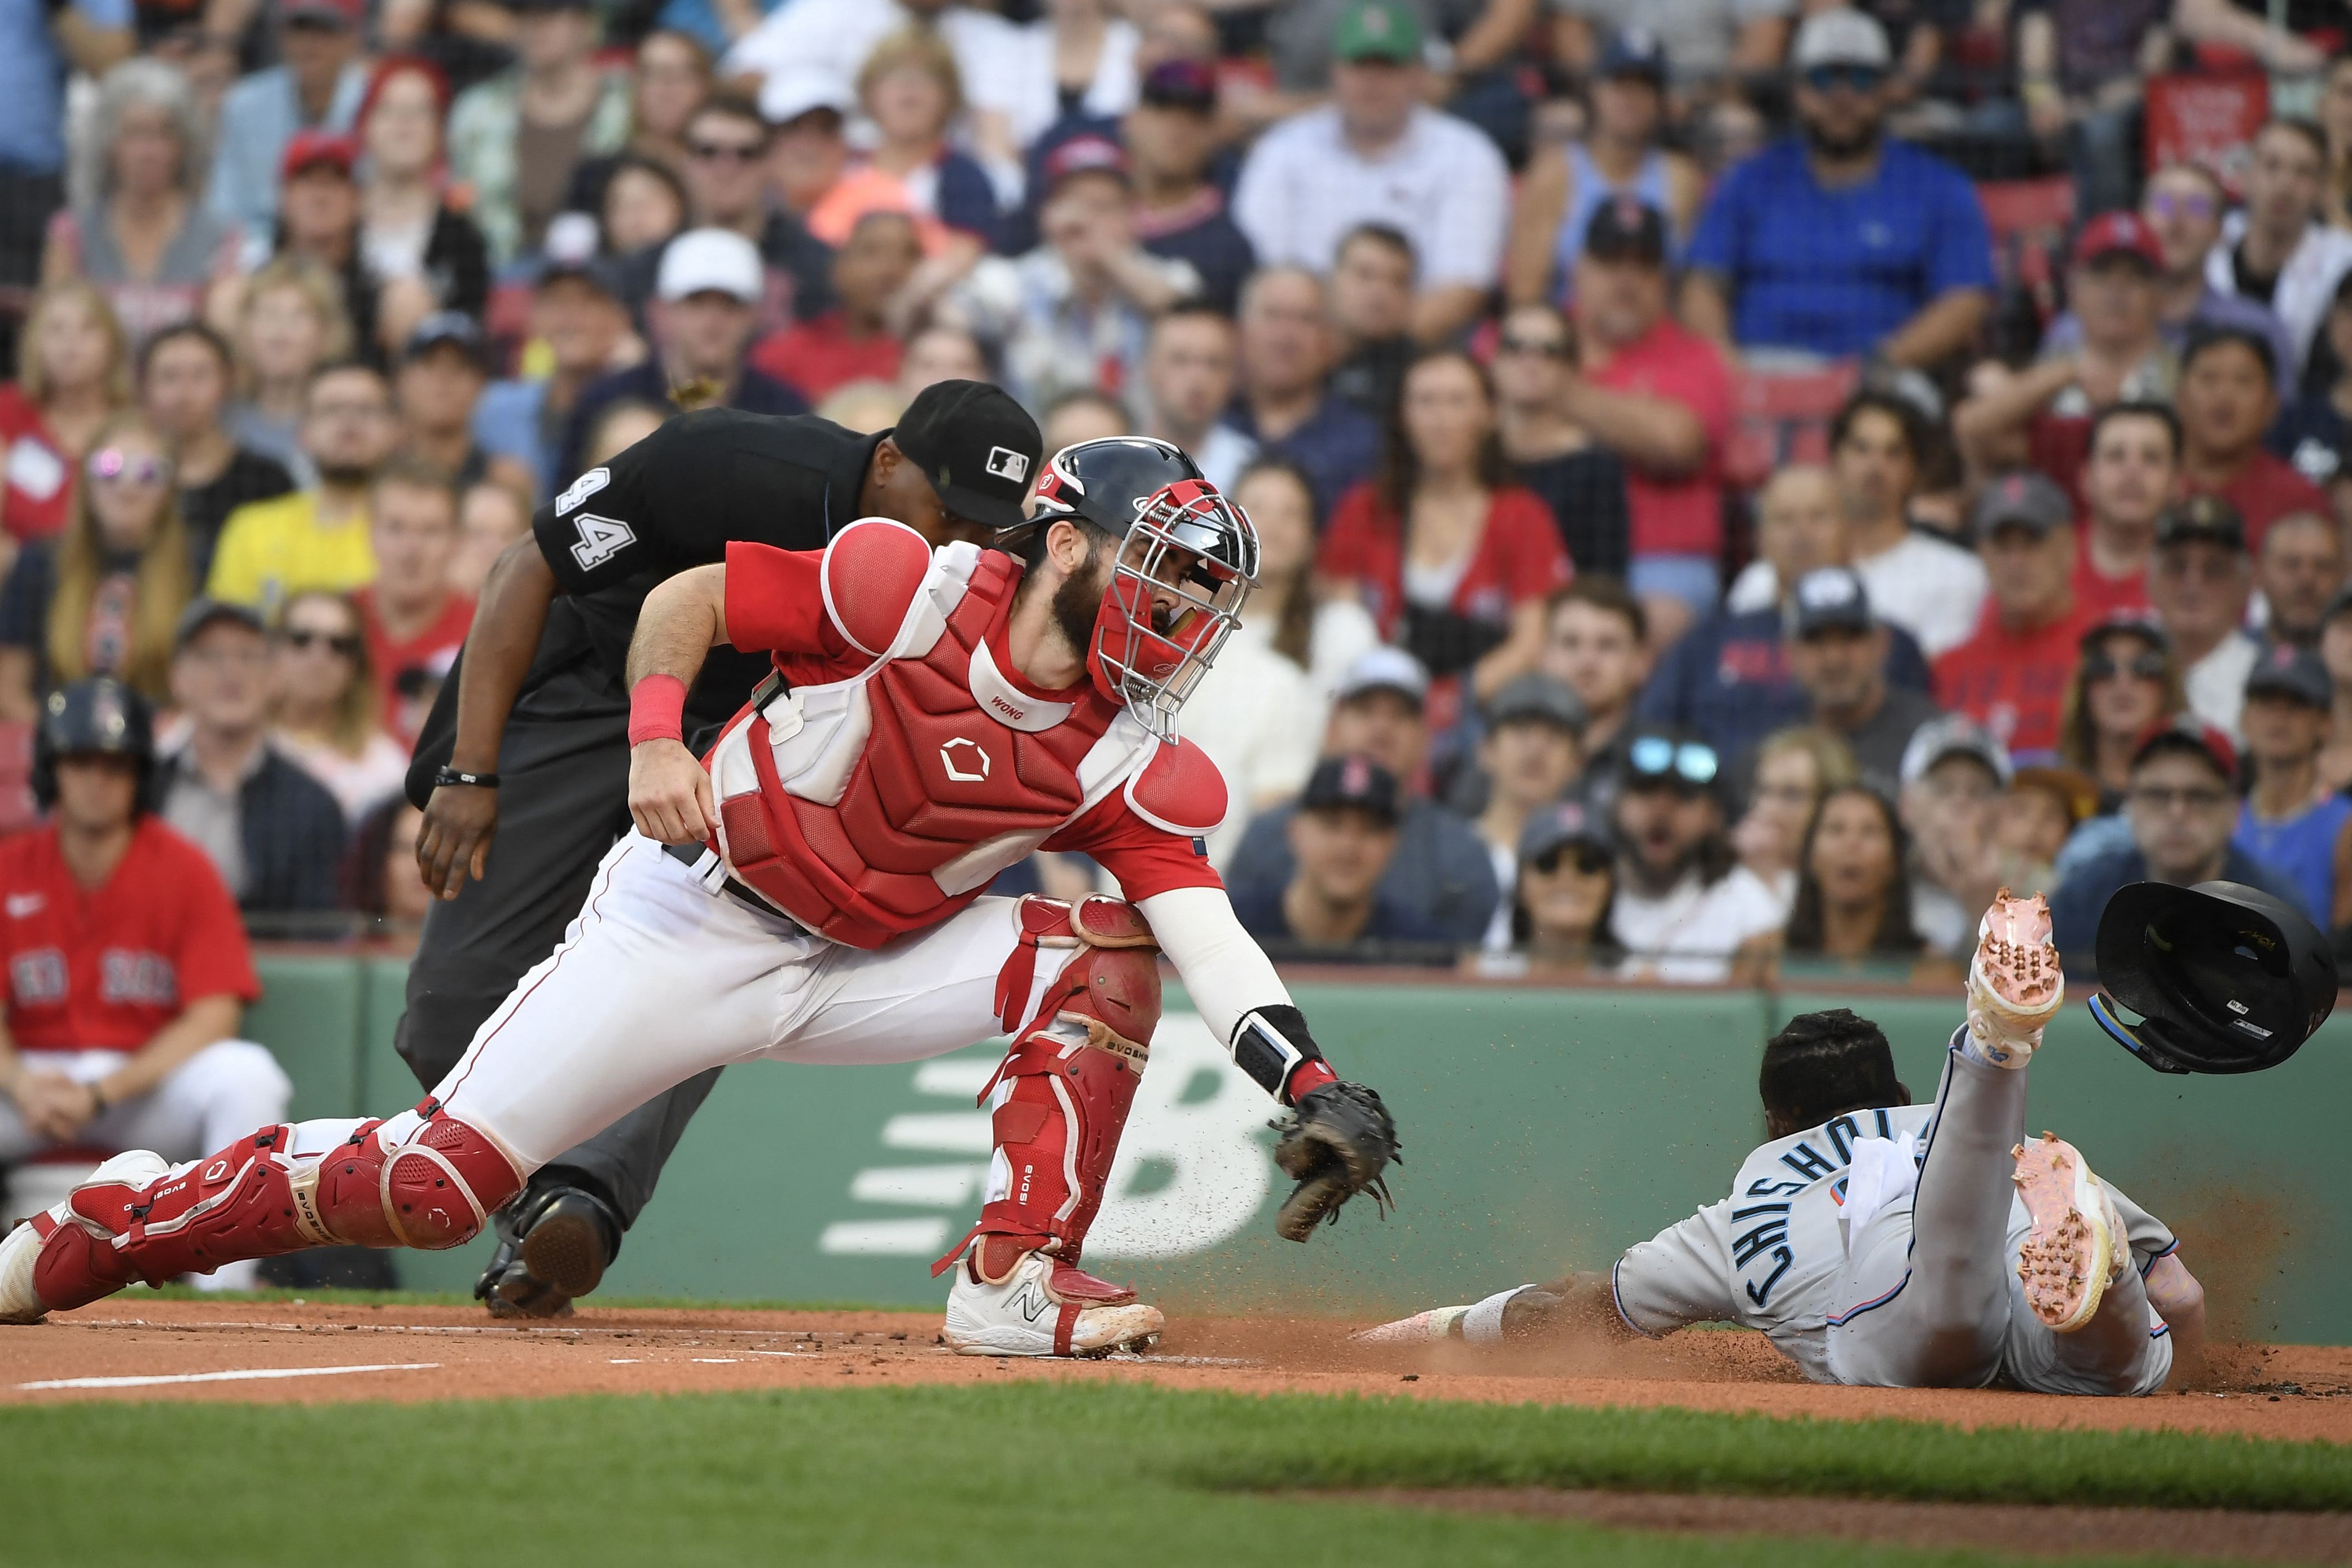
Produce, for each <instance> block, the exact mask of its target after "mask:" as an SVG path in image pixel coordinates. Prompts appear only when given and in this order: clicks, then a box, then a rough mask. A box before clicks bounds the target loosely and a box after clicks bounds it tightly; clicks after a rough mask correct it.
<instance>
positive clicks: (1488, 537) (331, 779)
mask: <svg viewBox="0 0 2352 1568" xmlns="http://www.w3.org/2000/svg"><path fill="white" fill-rule="evenodd" d="M0 44H4V45H5V47H0V362H5V364H7V365H10V366H13V367H14V369H15V372H16V374H15V380H14V381H13V382H9V383H8V384H6V385H5V386H0V460H4V461H5V487H0V569H5V576H0V829H5V830H15V829H21V828H23V827H25V826H27V825H29V824H30V823H31V822H32V821H34V820H35V816H36V812H35V807H34V805H33V801H32V797H31V794H30V792H29V790H28V789H26V787H25V785H26V775H27V769H28V747H27V745H26V736H27V734H28V729H29V724H30V721H32V720H33V719H34V717H35V716H36V715H37V713H38V711H39V706H40V705H41V704H42V703H43V702H44V701H45V700H46V698H47V694H49V693H51V692H52V691H54V690H55V689H56V688H57V687H58V686H59V685H61V684H64V683H68V682H70V681H73V680H76V679H79V678H81V677H84V676H88V675H90V674H114V675H117V676H119V677H121V679H122V680H124V681H125V682H127V683H129V684H130V685H133V686H135V687H136V688H137V689H138V690H140V691H141V692H142V693H144V694H146V695H148V696H149V697H150V698H152V700H153V701H154V702H155V704H156V705H157V706H158V707H159V708H160V709H161V710H162V711H163V713H164V720H163V725H162V728H161V745H162V747H163V752H164V755H165V761H164V764H163V770H162V776H161V787H160V809H161V812H162V815H163V819H164V820H165V821H167V822H169V823H170V824H171V825H173V827H175V828H177V829H179V830H180V831H182V832H184V833H185V834H186V835H187V836H189V837H191V838H193V839H194V841H196V842H197V843H198V844H199V845H201V846H202V847H203V848H204V849H205V851H206V852H207V853H208V854H209V855H210V857H211V858H212V860H213V862H214V863H215V866H216V867H217V868H218V869H219V870H220V872H221V873H222V876H223V878H224V880H225V881H226V883H227V884H228V887H229V890H230V892H231V893H232V894H233V895H234V896H235V897H236V900H237V902H238V904H240V906H241V907H242V908H243V910H244V911H245V912H246V915H247V920H248V924H249V925H250V926H251V927H252V928H253V930H254V931H255V933H256V934H257V935H285V934H289V933H291V934H309V935H320V934H325V933H341V932H348V931H352V930H360V929H365V928H366V923H367V922H372V921H373V922H388V923H391V924H392V925H395V926H397V925H399V924H400V923H403V922H410V923H413V922H414V921H415V920H416V919H418V918H419V917H420V916H421V915H422V913H423V911H424V909H425V906H426V899H425V893H424V890H423V888H422V885H421V883H419V881H418V878H417V875H416V873H415V867H414V864H413V862H412V858H411V846H412V844H413V842H414V838H415V826H416V821H417V814H416V812H415V810H414V809H413V808H411V807H410V806H408V805H407V804H406V802H405V801H404V800H403V799H402V797H401V781H402V776H403V772H404V768H405V766H406V762H407V756H408V749H409V745H410V742H411V741H412V739H413V737H414V736H415V730H416V727H417V726H418V724H419V723H420V721H421V719H422V716H423V715H424V714H425V711H426V709H427V708H428V707H429V706H430V705H431V703H432V701H433V698H434V696H435V695H436V691H437V689H438V687H439V685H440V683H441V681H442V679H443V677H444V676H445V674H446V671H447V669H448V666H449V662H450V659H451V658H452V656H453V655H454V653H455V652H456V650H457V646H458V644H459V643H462V641H463V640H464V637H465V635H466V632H467V625H468V622H469V620H470V617H471V614H472V608H473V594H474V593H475V591H477V590H478V587H479V585H480V583H481V581H482V579H483V576H484V573H485V572H486V571H487V570H488V566H489V564H490V562H491V561H492V560H494V559H496V557H497V555H498V554H499V551H500V550H501V549H504V548H506V547H507V546H508V545H509V543H511V542H512V541H514V540H515V539H517V538H520V537H521V536H522V535H523V534H524V533H525V532H526V531H527V530H528V528H529V527H530V517H531V514H532V511H533V509H534V508H535V507H537V506H539V505H540V504H541V502H542V501H544V500H545V499H546V498H548V497H550V496H551V495H553V494H555V493H557V492H559V491H561V490H562V488H563V487H564V486H566V485H567V484H569V483H570V481H571V480H572V478H573V477H574V476H577V475H579V474H580V473H582V472H583V471H584V470H586V469H587V468H589V467H592V466H593V465H597V464H598V463H601V462H604V461H605V460H607V459H608V458H609V457H610V456H611V455H613V454H614V453H616V452H618V451H620V450H621V449H623V448H624V447H625V446H627V445H628V444H631V443H632V442H634V441H635V440H637V439H638V438H640V437H641V436H643V435H644V434H646V433H647V432H648V431H650V430H652V429H653V428H655V427H656V426H657V425H658V424H659V423H661V422H662V421H664V420H665V419H667V418H670V417H674V416H676V414H677V409H678V402H679V394H680V393H681V392H682V390H683V389H689V388H690V389H692V393H691V395H690V396H688V397H687V398H686V399H685V401H688V402H692V401H696V400H700V401H716V402H724V403H727V404H730V405H732V406H735V407H738V408H741V409H746V410H750V411H753V412H759V413H780V414H781V413H807V412H812V411H813V412H814V413H820V414H822V415H824V416H825V417H827V418H830V419H833V420H835V421H838V422H839V423H842V424H845V425H846V426H849V427H851V428H853V429H856V430H860V431H873V430H877V429H881V428H883V427H886V426H887V425H889V424H890V423H892V422H893V421H894V420H895V419H896V417H897V416H898V413H899V411H900V410H901V409H902V408H904V406H905V405H906V403H907V402H908V399H909V398H910V397H911V396H912V395H913V393H914V392H917V391H919V389H921V388H922V387H924V386H926V385H928V384H929V383H930V382H935V381H939V380H941V379H944V378H948V377H975V378H981V379H986V380H992V381H994V382H999V383H1000V384H1002V385H1003V386H1004V387H1006V388H1007V389H1008V390H1010V391H1011V392H1013V394H1014V395H1015V396H1017V397H1018V398H1019V399H1020V400H1021V401H1022V402H1024V403H1025V404H1026V405H1027V406H1028V407H1029V408H1030V409H1031V410H1032V412H1033V413H1035V414H1036V416H1037V417H1038V419H1039V420H1040V422H1041V423H1043V424H1044V426H1045V436H1046V447H1047V450H1048V451H1049V452H1050V451H1052V450H1055V448H1057V447H1059V446H1061V445H1063V444H1068V443H1070V442H1073V441H1077V440H1083V439H1087V438H1091V437H1095V436H1100V435H1109V434H1129V433H1137V434H1150V435H1153V436H1158V437H1162V438H1165V439H1167V440H1170V441H1173V442H1176V443H1178V444H1181V445H1182V446H1183V447H1185V448H1186V449H1187V450H1188V451H1190V452H1192V454H1193V455H1195V456H1196V457H1197V459H1198V460H1199V462H1200V463H1201V464H1202V467H1203V468H1204V469H1205V470H1206V472H1207V473H1208V474H1209V476H1210V477H1211V478H1212V479H1213V480H1214V481H1215V482H1216V483H1217V484H1219V485H1220V486H1224V487H1225V488H1227V489H1228V490H1230V491H1231V492H1232V493H1233V494H1234V495H1235V496H1236V497H1238V499H1239V500H1240V501H1241V503H1242V505H1243V506H1244V508H1245V509H1246V510H1247V511H1248V512H1249V514H1250V516H1251V517H1253V519H1254V520H1255V523H1256V525H1257V528H1258V529H1259V531H1260V533H1261V535H1262V537H1263V540H1264V547H1265V572H1264V578H1263V581H1262V583H1261V586H1260V588H1259V589H1258V591H1257V592H1256V594H1255V597H1254V598H1253V599H1252V600H1251V601H1250V604H1249V606H1248V609H1247V612H1246V616H1245V621H1244V626H1243V628H1242V631H1241V632H1240V634H1239V635H1237V636H1236V638H1235V639H1234V642H1233V643H1231V644H1230V646H1229V648H1228V651H1227V652H1226V653H1224V655H1223V657H1222V659H1221V661H1220V663H1219V664H1218V665H1217V667H1216V669H1215V670H1214V671H1213V674H1212V675H1211V676H1210V678H1209V679H1208V680H1207V681H1206V682H1205V683H1204V685H1202V688H1201V689H1200V691H1199V692H1198V693H1197V695H1195V696H1194V697H1193V698H1192V703H1191V705H1190V706H1189V707H1188V709H1187V711H1186V713H1185V715H1184V733H1185V736H1186V737H1187V739H1188V740H1191V741H1194V742H1197V743H1198V744H1199V745H1201V746H1202V747H1204V748H1205V749H1206V750H1207V751H1208V752H1209V753H1210V754H1211V755H1212V756H1213V758H1215V760H1216V761H1217V762H1218V764H1219V765H1220V767H1221V768H1223V772H1224V774H1225V777H1226V779H1228V781H1229V783H1230V786H1231V792H1232V797H1233V800H1234V813H1233V816H1232V818H1231V820H1229V821H1228V822H1227V823H1226V825H1225V826H1224V827H1223V829H1222V830H1221V831H1219V832H1218V833H1217V834H1216V835H1215V837H1214V838H1213V839H1212V840H1211V841H1209V845H1208V849H1209V852H1210V854H1211V856H1212V857H1213V859H1214V860H1215V861H1216V862H1217V863H1218V864H1219V866H1220V867H1221V868H1222V869H1223V872H1224V873H1225V874H1226V877H1227V881H1228V883H1229V884H1230V885H1231V887H1232V890H1233V893H1234V901H1235V904H1236V905H1237V907H1238V908H1239V909H1240V911H1241V913H1242V915H1243V917H1244V921H1245V923H1247V924H1248V925H1250V926H1251V927H1252V928H1253V929H1254V930H1255V931H1257V932H1258V933H1260V934H1261V935H1262V936H1264V937H1265V940H1266V941H1267V943H1268V945H1269V946H1270V947H1271V948H1273V949H1274V950H1276V952H1277V953H1279V954H1286V955H1290V956H1309V957H1317V958H1323V959H1331V958H1342V959H1364V960H1378V961H1387V962H1407V963H1429V964H1454V963H1462V964H1466V965H1467V966H1469V967H1472V968H1474V969H1476V970H1479V971H1482V972H1487V973H1501V974H1520V973H1529V974H1538V975H1558V976H1591V977H1614V976H1623V977H1637V978H1647V979H1656V980H1665V981H1688V982H1696V983H1705V982H1709V981H1718V980H1723V979H1726V978H1746V977H1758V976H1763V975H1768V974H1770V973H1774V972H1776V971H1780V970H1786V969H1788V968H1790V967H1817V968H1820V967H1825V968H1828V969H1831V970H1836V971H1846V972H1856V973H1859V972H1865V971H1868V972H1882V973H1890V974H1895V975H1897V976H1900V975H1905V974H1917V975H1922V976H1931V975H1937V974H1940V973H1942V972H1943V967H1945V966H1953V965H1957V963H1958V961H1960V960H1961V959H1962V957H1963V956H1964V955H1965V954H1966V953H1967V951H1968V950H1969V947H1970V946H1972V943H1973V938H1974V935H1975V926H1976V921H1977V918H1978V915H1979V913H1980V912H1981V910H1982V909H1983V907H1984V906H1985V904H1987V903H1988V901H1989V900H1990V897H1991V895H1992V894H1993V892H1994V890H1995V889H1996V888H1998V887H2000V886H2002V885H2007V886H2010V887H2012V888H2016V889H2019V890H2021V891H2023V890H2028V889H2032V890H2038V891H2043V892H2046V893H2048V894H2050V895H2051V896H2052V899H2053V905H2054V906H2055V908H2056V910H2057V916H2058V921H2059V926H2060V929H2059V942H2060V945H2061V946H2062V947H2063V948H2064V949H2065V950H2066V951H2068V952H2069V953H2070V954H2074V953H2077V952H2080V953H2081V954H2082V956H2085V957H2087V956H2088V949H2089V946H2090V934H2091V932H2092V930H2093V928H2094V925H2095V916H2096V913H2097V911H2098V909H2099V907H2100V906H2101V904H2103V902H2104V900H2105V894H2106V893H2107V892H2109V891H2111V890H2112V889H2113V888H2114V887H2116V886H2117V885H2120V884H2121V883H2125V882H2130V881H2137V880H2142V879H2145V878H2150V877H2153V878H2158V879H2161V880H2167V881H2178V882H2188V881H2196V880H2200V879H2203V878H2207V877H2211V876H2217V875H2219V876H2228V877H2231V878H2233V879H2235V880H2239V881H2243V882H2249V883H2256V884H2258V885H2262V886H2264V887H2267V888H2270V889H2272V890H2273V891H2275V892H2278V893H2279V894H2281V895H2282V896H2285V897H2290V898H2292V899H2294V901H2295V902H2296V903H2298V904H2301V905H2302V906H2304V907H2305V908H2306V909H2307V910H2308V911H2309V912H2310V913H2311V914H2312V915H2313V916H2314V917H2315V919H2317V920H2318V921H2319V922H2321V923H2322V924H2323V925H2326V926H2328V927H2330V928H2332V929H2343V928H2346V927H2347V924H2352V826H2347V823H2352V800H2347V798H2346V796H2345V794H2344V790H2345V788H2346V787H2347V785H2352V590H2347V571H2352V559H2347V533H2346V529H2347V526H2352V464H2347V457H2352V204H2347V196H2352V53H2347V52H2346V51H2347V48H2352V16H2347V14H2346V13H2345V11H2344V10H2343V8H2342V7H2341V6H2340V5H2330V4H2326V3H2323V0H2269V3H2267V4H2265V3H2253V4H2247V3H2243V0H1864V4H1863V5H1860V6H1859V7H1849V6H1846V5H1832V4H1822V3H1821V0H1644V3H1642V4H1638V5H1637V4H1635V3H1634V0H1205V3H1203V0H1003V3H1002V4H999V5H979V4H971V5H967V4H947V3H943V0H594V3H590V0H0ZM1097 874H1098V873H1096V872H1095V871H1094V870H1093V868H1091V867H1089V866H1087V865H1086V864H1084V863H1071V862H1059V861H1057V862H1053V863H1045V864H1037V865H1034V866H1032V867H1030V868H1026V869H1025V870H1024V873H1023V875H1024V877H1025V878H1027V879H1028V884H1029V885H1043V886H1046V887H1050V888H1053V889H1055V890H1056V891H1067V890H1072V889H1076V888H1079V887H1082V886H1084V885H1085V884H1086V883H1087V882H1088V881H1089V880H1090V879H1091V878H1093V877H1094V876H1096V875H1097Z"/></svg>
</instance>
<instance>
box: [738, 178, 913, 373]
mask: <svg viewBox="0 0 2352 1568" xmlns="http://www.w3.org/2000/svg"><path fill="white" fill-rule="evenodd" d="M922 259H923V242H922V239H921V236H920V235H918V234H917V233H916V230H915V220H914V219H913V218H911V217H909V216H908V214H905V213H891V212H871V213H867V214H866V215H865V216H864V217H862V218H859V219H858V220H857V226H856V227H855V228H853V229H851V230H850V231H849V238H848V240H847V241H846V242H845V244H844V245H843V246H842V247H841V251H840V254H839V255H837V256H835V257H834V258H833V291H834V296H835V298H836V299H837V300H838V301H839V303H838V304H836V305H835V307H834V308H832V309H830V310H827V311H825V312H824V314H823V315H820V316H812V317H810V318H808V319H805V320H801V321H795V322H793V324H792V325H791V326H789V327H787V328H785V329H783V330H782V331H780V332H771V333H770V334H769V335H768V336H767V337H765V338H763V339H761V340H760V342H759V343H758V344H757V345H756V346H755V347H754V348H753V349H752V350H751V367H752V369H754V370H757V371H763V372H765V373H766V374H768V375H772V376H773V377H775V378H776V379H777V380H778V381H780V382H785V383H787V384H788V385H791V386H793V387H796V388H798V389H799V390H800V393H801V395H802V396H803V397H805V398H807V399H808V400H809V402H812V403H818V402H824V400H825V398H826V397H828V396H829V395H831V394H832V392H833V391H834V389H835V388H836V387H839V386H841V385H843V384H845V382H861V381H870V382H893V381H896V380H898V359H899V356H900V354H901V353H902V352H903V351H904V345H903V344H901V343H900V342H899V340H898V338H897V336H896V335H894V334H893V333H892V332H891V330H890V319H889V315H890V304H891V301H892V300H893V299H895V298H898V293H899V291H900V290H902V289H904V288H905V287H907V280H908V278H910V277H913V276H914V275H915V268H916V267H917V266H918V265H919V263H920V262H921V261H922Z"/></svg>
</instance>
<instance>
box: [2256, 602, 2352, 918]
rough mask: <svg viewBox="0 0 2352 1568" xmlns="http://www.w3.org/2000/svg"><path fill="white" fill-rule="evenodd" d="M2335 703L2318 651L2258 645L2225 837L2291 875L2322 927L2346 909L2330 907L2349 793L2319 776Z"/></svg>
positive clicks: (2350, 836)
mask: <svg viewBox="0 0 2352 1568" xmlns="http://www.w3.org/2000/svg"><path fill="white" fill-rule="evenodd" d="M2335 704H2336V689H2335V683H2333V682H2332V681H2330V680H2329V679H2328V677H2327V666H2326V665H2325V664H2321V663H2320V662H2319V655H2318V654H2316V653H2310V652H2308V651H2306V650H2305V649H2302V648H2297V647H2295V646H2294V645H2293V644H2291V643H2273V644H2272V645H2271V646H2270V647H2268V648H2266V649H2264V650H2263V657H2262V660H2261V662H2260V663H2258V664H2255V665H2254V669H2253V673H2252V674H2250V675H2248V676H2247V677H2246V706H2245V712H2244V714H2243V716H2242V718H2241V719H2240V725H2241V727H2242V728H2243V729H2244V730H2245V732H2246V746H2245V753H2246V773H2247V788H2246V802H2245V805H2244V806H2243V807H2242V809H2241V810H2240V811H2239V813H2238V830H2237V831H2236V832H2235V833H2233V834H2232V835H2231V840H2230V841H2231V843H2232V844H2233V845H2235V846H2236V847H2237V848H2239V849H2241V850H2243V851H2244V852H2246V853H2247V854H2249V855H2251V856H2252V857H2253V858H2254V859H2255V860H2257V861H2259V862H2262V863H2263V865H2266V866H2268V867H2269V868H2270V869H2271V870H2273V871H2274V872H2277V873H2280V874H2281V875H2283V876H2285V877H2287V878H2289V879H2290V880H2292V881H2293V882H2294V884H2295V886H2296V887H2297V888H2299V889H2301V891H2302V894H2303V896H2302V898H2301V899H2300V900H2299V901H2298V902H2299V903H2300V904H2301V905H2302V907H2303V911H2304V913H2305V914H2306V915H2310V916H2311V918H2312V919H2313V920H2314V921H2315V922H2317V923H2318V925H2320V926H2321V928H2322V929H2325V930H2334V929H2335V928H2336V926H2338V925H2343V924H2345V921H2346V918H2347V915H2352V911H2347V912H2346V915H2338V914H2337V913H2336V903H2337V900H2338V896H2339V895H2338V893H2337V886H2336V866H2337V865H2339V864H2341V863H2342V862H2343V857H2344V856H2345V855H2347V853H2352V799H2347V797H2346V796H2345V795H2344V794H2343V793H2342V792H2341V791H2340V790H2335V789H2327V788H2326V786H2325V785H2323V784H2322V783H2321V782H2320V779H2319V754H2320V750H2321V748H2322V747H2325V746H2326V744H2327V737H2328V729H2329V727H2330V722H2331V721H2330V716H2331V713H2332V711H2333V709H2334V707H2335ZM2347 891H2352V890H2347Z"/></svg>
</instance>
